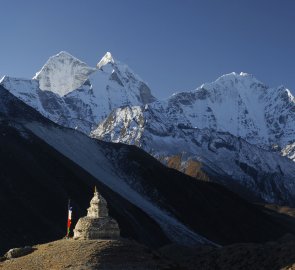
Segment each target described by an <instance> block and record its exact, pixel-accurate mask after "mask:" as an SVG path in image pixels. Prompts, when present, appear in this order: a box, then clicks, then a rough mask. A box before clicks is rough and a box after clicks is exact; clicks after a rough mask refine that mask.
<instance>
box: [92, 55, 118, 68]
mask: <svg viewBox="0 0 295 270" xmlns="http://www.w3.org/2000/svg"><path fill="white" fill-rule="evenodd" d="M108 63H112V64H113V63H115V60H114V58H113V56H112V54H111V53H110V52H107V53H106V54H105V55H104V56H103V57H102V58H101V60H100V61H99V62H98V64H97V65H96V66H97V68H98V69H100V68H102V67H103V66H105V65H107V64H108Z"/></svg>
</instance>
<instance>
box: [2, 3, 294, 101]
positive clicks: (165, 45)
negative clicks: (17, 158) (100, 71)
mask: <svg viewBox="0 0 295 270" xmlns="http://www.w3.org/2000/svg"><path fill="white" fill-rule="evenodd" d="M0 7H1V15H0V26H1V45H0V46H1V47H0V75H11V76H16V77H25V78H30V77H32V76H33V75H34V74H35V72H37V71H38V70H39V69H40V68H41V67H42V65H43V64H44V63H45V62H46V60H47V59H48V57H49V56H51V55H53V54H56V53H58V52H59V51H62V50H65V51H68V52H69V53H71V54H73V55H74V56H76V57H78V58H79V59H81V60H83V61H85V62H86V63H88V64H89V65H92V66H94V65H95V64H96V63H97V62H98V61H99V59H100V58H101V57H102V56H103V55H104V53H105V52H106V51H110V52H112V54H113V55H114V57H115V58H117V59H118V60H120V61H121V62H124V63H126V64H128V65H129V66H130V67H131V68H132V69H133V70H134V71H135V72H136V73H137V74H139V75H140V76H141V77H142V78H143V79H144V80H145V81H146V82H147V83H148V84H149V85H150V87H151V88H152V90H153V92H154V94H155V95H156V96H157V97H160V98H165V97H168V96H169V95H170V94H172V93H173V92H176V91H184V90H192V89H194V88H196V87H197V86H199V85H200V84H202V83H204V82H209V81H213V80H215V79H216V78H217V77H218V76H220V75H222V74H225V73H229V72H232V71H236V72H241V71H243V72H248V73H252V74H254V75H255V76H256V77H257V78H258V79H260V80H261V81H263V82H265V83H267V84H269V85H270V86H278V85H281V84H283V85H285V86H286V87H288V88H290V89H291V90H295V1H294V0H222V1H221V0H203V1H198V0H194V1H193V0H177V1H176V0H145V1H144V0H101V1H100V0H84V1H82V0H80V1H76V0H59V1H57V0H50V1H49V0H48V1H40V0H39V1H33V0H26V1H23V0H19V1H16V0H0ZM293 93H294V91H293Z"/></svg>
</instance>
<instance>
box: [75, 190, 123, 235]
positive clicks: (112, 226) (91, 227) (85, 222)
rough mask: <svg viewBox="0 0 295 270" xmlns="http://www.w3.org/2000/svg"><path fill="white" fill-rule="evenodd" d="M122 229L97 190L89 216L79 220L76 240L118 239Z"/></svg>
mask: <svg viewBox="0 0 295 270" xmlns="http://www.w3.org/2000/svg"><path fill="white" fill-rule="evenodd" d="M119 237H120V229H119V225H118V223H117V221H115V220H114V219H112V218H111V217H110V216H109V214H108V208H107V202H106V200H105V199H104V198H103V197H102V196H101V195H100V194H99V193H98V192H97V189H96V188H95V192H94V196H93V198H92V200H91V201H90V207H89V208H88V209H87V216H86V217H82V218H80V219H79V220H78V222H77V224H76V227H75V229H74V239H84V240H86V239H117V238H119Z"/></svg>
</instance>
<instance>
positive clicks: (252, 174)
mask: <svg viewBox="0 0 295 270" xmlns="http://www.w3.org/2000/svg"><path fill="white" fill-rule="evenodd" d="M294 122H295V100H294V97H293V96H292V95H291V93H290V91H289V90H288V89H286V88H284V87H279V88H269V87H267V86H266V85H264V84H263V83H261V82H259V81H258V80H257V79H255V78H254V77H253V76H252V75H249V74H245V73H241V74H236V73H231V74H227V75H224V76H222V77H220V78H219V79H217V80H216V81H215V82H213V83H207V84H203V85H202V86H201V87H199V88H197V89H196V90H194V91H191V92H183V93H178V94H175V95H173V96H172V97H170V98H169V99H167V100H165V101H157V102H154V103H152V104H149V105H145V106H133V107H130V106H127V107H124V108H119V109H117V110H115V111H113V112H112V113H111V114H110V115H109V117H108V118H106V119H105V120H104V121H103V122H102V123H101V124H100V125H99V126H98V128H97V129H96V130H95V131H93V132H92V136H93V137H95V138H99V139H103V140H107V141H112V142H123V143H127V144H135V145H137V146H139V147H141V148H143V149H144V150H146V151H147V152H149V153H151V154H152V155H153V156H155V157H157V158H158V159H160V160H162V161H163V162H164V163H166V164H168V165H171V166H172V167H176V168H177V169H180V170H182V171H184V172H186V173H189V174H194V173H195V172H194V170H200V166H202V171H203V172H205V173H206V174H207V175H209V176H210V177H209V178H214V179H215V181H218V182H220V183H222V184H225V185H226V186H228V187H229V188H231V189H233V190H235V191H238V192H239V193H240V194H243V195H245V194H247V197H251V195H250V194H252V195H254V196H255V197H256V198H258V199H260V200H261V199H262V200H264V201H267V202H276V203H281V204H283V203H288V204H292V205H295V175H294V173H295V164H294V162H292V161H291V160H290V159H294V141H295V128H294ZM282 155H286V156H288V157H289V158H290V159H287V158H285V157H282ZM175 160H178V163H179V164H175V162H176V161H175ZM192 164H193V165H192ZM192 167H193V168H192ZM214 176H216V177H214ZM217 176H219V177H217ZM223 177H224V178H226V179H227V180H224V179H223Z"/></svg>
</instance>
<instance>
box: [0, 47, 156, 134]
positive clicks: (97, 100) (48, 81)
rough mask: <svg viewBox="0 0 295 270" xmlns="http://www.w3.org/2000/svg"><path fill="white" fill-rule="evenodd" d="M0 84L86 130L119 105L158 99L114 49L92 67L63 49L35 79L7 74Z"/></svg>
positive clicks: (52, 116)
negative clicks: (19, 77) (113, 55)
mask: <svg viewBox="0 0 295 270" xmlns="http://www.w3.org/2000/svg"><path fill="white" fill-rule="evenodd" d="M0 84H1V85H2V86H4V87H5V88H6V89H8V90H9V91H10V92H11V93H12V94H13V95H15V96H16V97H18V98H19V99H21V100H22V101H24V102H25V103H27V104H28V105H30V106H31V107H33V108H34V109H36V110H37V111H39V112H41V113H42V114H43V115H44V116H45V117H47V118H49V119H50V120H52V121H54V122H55V123H58V124H60V125H62V126H66V127H70V128H75V129H79V130H81V131H83V132H84V133H89V132H90V131H91V130H92V129H93V128H94V127H96V126H97V124H98V123H99V122H100V121H101V120H102V119H104V118H105V117H106V116H107V115H108V114H109V113H110V112H111V111H112V110H113V109H115V108H118V107H120V106H126V105H144V104H147V103H149V102H153V101H154V100H155V98H154V97H153V96H152V94H151V91H150V89H149V87H148V86H147V85H146V84H145V83H144V82H143V80H142V79H141V78H140V77H139V76H138V75H136V74H135V73H134V72H133V71H132V70H131V69H130V68H129V67H128V66H126V65H124V64H122V63H120V62H118V61H115V60H114V59H113V57H112V55H111V54H110V53H106V55H105V56H104V57H103V58H102V59H101V60H100V61H99V63H98V64H97V67H95V68H92V67H89V66H87V65H86V64H85V63H83V62H82V61H80V60H78V59H77V58H75V57H73V56H72V55H70V54H68V53H67V52H60V53H59V54H57V55H54V56H52V57H50V58H49V60H48V61H47V62H46V64H45V65H44V66H43V67H42V69H41V70H40V71H39V72H37V74H36V76H35V77H34V78H33V79H32V80H27V79H18V78H11V77H8V76H5V77H4V78H2V80H1V82H0Z"/></svg>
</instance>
